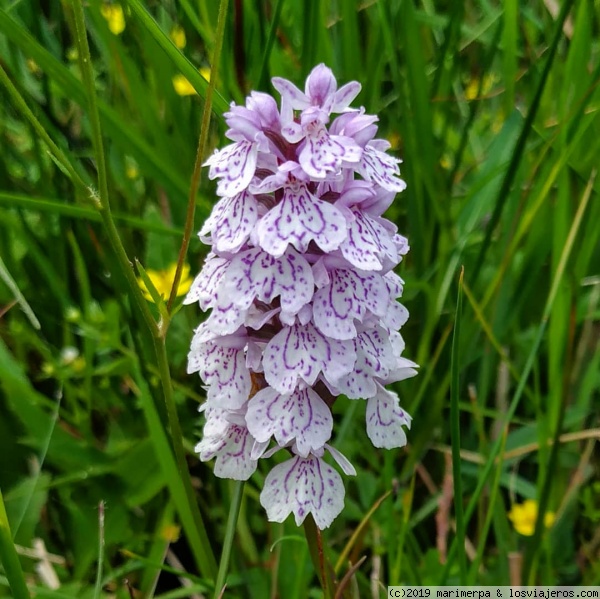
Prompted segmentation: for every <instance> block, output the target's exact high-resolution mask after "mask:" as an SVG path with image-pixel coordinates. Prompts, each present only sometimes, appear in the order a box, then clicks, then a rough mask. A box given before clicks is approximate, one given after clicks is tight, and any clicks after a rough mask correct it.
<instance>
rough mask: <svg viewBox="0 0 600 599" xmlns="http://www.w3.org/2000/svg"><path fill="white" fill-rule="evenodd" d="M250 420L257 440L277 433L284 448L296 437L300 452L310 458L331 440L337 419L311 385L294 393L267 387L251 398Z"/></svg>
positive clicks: (250, 426)
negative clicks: (334, 419) (288, 393)
mask: <svg viewBox="0 0 600 599" xmlns="http://www.w3.org/2000/svg"><path fill="white" fill-rule="evenodd" d="M246 423H247V425H248V430H249V431H250V433H251V434H252V435H253V436H254V438H255V439H256V440H257V441H268V440H269V439H270V438H271V437H272V436H274V437H275V440H276V441H277V443H278V444H279V445H280V446H281V447H284V446H285V445H287V444H288V443H290V442H291V441H293V440H295V442H296V447H297V450H298V453H299V454H300V455H301V456H303V457H306V456H307V455H308V454H309V453H310V452H311V451H313V450H316V449H320V448H322V447H323V446H324V445H325V443H326V442H327V441H328V440H329V438H330V437H331V430H332V427H333V418H332V416H331V411H330V409H329V408H328V407H327V404H326V403H325V402H324V401H323V400H322V399H321V398H320V397H319V396H318V395H317V393H316V392H315V391H313V390H312V389H310V388H309V387H306V388H304V389H296V390H295V391H294V392H293V393H291V394H290V395H282V394H280V393H279V392H278V391H276V390H275V389H272V388H271V387H266V388H265V389H262V390H261V391H259V392H258V393H257V394H256V395H254V396H253V397H252V398H251V399H250V402H249V403H248V412H247V414H246Z"/></svg>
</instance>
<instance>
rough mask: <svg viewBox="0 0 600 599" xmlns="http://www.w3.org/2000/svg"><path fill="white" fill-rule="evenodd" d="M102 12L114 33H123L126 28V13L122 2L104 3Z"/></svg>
mask: <svg viewBox="0 0 600 599" xmlns="http://www.w3.org/2000/svg"><path fill="white" fill-rule="evenodd" d="M100 12H101V13H102V16H103V17H104V18H105V19H106V22H107V23H108V28H109V29H110V32H111V33H112V34H113V35H119V34H120V33H123V30H124V29H125V15H124V14H123V8H122V7H121V5H120V4H103V5H102V7H101V8H100Z"/></svg>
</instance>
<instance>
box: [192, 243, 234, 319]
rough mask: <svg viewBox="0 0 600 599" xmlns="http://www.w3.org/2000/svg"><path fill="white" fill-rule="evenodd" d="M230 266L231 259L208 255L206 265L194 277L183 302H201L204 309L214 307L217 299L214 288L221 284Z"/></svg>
mask: <svg viewBox="0 0 600 599" xmlns="http://www.w3.org/2000/svg"><path fill="white" fill-rule="evenodd" d="M228 266H229V260H227V259H225V258H219V257H218V256H215V255H214V254H212V255H210V256H208V257H207V258H206V261H205V262H204V267H203V268H202V270H201V271H200V274H199V275H198V276H197V277H196V278H195V279H194V282H193V283H192V286H191V287H190V290H189V291H188V294H187V295H186V296H185V299H184V300H183V303H184V304H192V303H194V302H199V304H200V307H201V308H202V310H208V308H210V307H212V306H213V305H214V302H215V300H216V296H215V293H214V290H215V289H216V288H217V287H218V286H219V283H220V282H221V279H222V278H223V275H224V274H225V271H226V270H227V267H228Z"/></svg>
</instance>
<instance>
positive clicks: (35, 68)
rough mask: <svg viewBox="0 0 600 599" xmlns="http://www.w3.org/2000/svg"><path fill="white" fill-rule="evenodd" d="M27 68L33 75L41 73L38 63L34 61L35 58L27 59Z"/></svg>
mask: <svg viewBox="0 0 600 599" xmlns="http://www.w3.org/2000/svg"><path fill="white" fill-rule="evenodd" d="M27 68H28V69H29V71H30V72H31V73H33V74H34V75H40V74H41V73H42V69H40V67H39V65H38V63H37V62H35V60H33V58H28V59H27Z"/></svg>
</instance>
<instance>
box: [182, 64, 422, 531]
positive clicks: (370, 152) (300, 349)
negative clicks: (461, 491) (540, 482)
mask: <svg viewBox="0 0 600 599" xmlns="http://www.w3.org/2000/svg"><path fill="white" fill-rule="evenodd" d="M273 85H274V87H275V88H276V89H277V91H278V92H279V93H280V94H281V111H279V110H278V108H277V104H276V102H275V100H274V99H273V98H271V96H268V95H266V94H262V93H256V92H253V93H252V94H251V95H250V96H249V97H248V98H247V100H246V105H245V106H236V105H234V104H232V106H231V109H230V111H229V112H228V113H226V115H225V117H226V121H227V124H228V125H229V127H230V128H229V130H228V131H227V137H229V139H231V140H232V142H233V143H232V144H230V145H228V146H226V147H225V148H223V149H222V150H219V151H216V152H215V153H214V154H213V155H212V156H211V157H210V158H209V159H208V160H207V162H206V165H208V166H210V171H209V177H210V178H211V179H215V178H216V179H218V183H217V194H218V195H219V196H220V199H219V201H218V202H217V204H216V205H215V207H214V209H213V211H212V214H211V215H210V217H209V218H208V220H207V221H206V223H205V225H204V226H203V227H202V229H201V231H200V233H199V235H200V239H201V240H202V241H204V242H205V243H208V244H210V245H211V247H212V251H211V253H210V254H209V255H208V257H207V258H206V261H205V263H204V268H203V269H202V271H201V272H200V274H199V275H198V276H197V277H196V279H195V281H194V284H193V285H192V288H191V290H190V292H189V294H188V295H187V297H186V299H185V302H186V303H188V304H189V303H193V302H198V303H199V305H200V307H201V308H202V310H208V309H211V314H210V316H209V317H208V318H207V319H206V321H205V322H203V323H202V324H201V325H200V326H199V327H198V328H197V329H196V332H195V335H194V338H193V340H192V346H191V350H190V353H189V361H188V372H189V373H192V372H198V373H199V375H200V377H201V378H202V380H203V382H204V384H205V385H206V387H205V389H206V395H207V401H206V403H205V404H204V405H203V406H202V410H203V411H204V414H205V417H206V424H205V425H204V435H203V439H202V441H201V442H200V443H199V444H198V446H197V447H196V451H197V452H198V453H199V454H200V459H201V460H210V459H212V458H216V461H215V470H214V471H215V474H216V475H217V476H220V477H225V478H233V479H237V480H246V479H248V478H249V477H250V476H251V475H252V473H253V472H254V471H255V470H256V468H257V463H258V460H260V459H265V458H268V457H270V456H271V455H273V453H275V452H276V451H277V450H279V449H283V448H285V450H286V451H287V452H288V457H289V459H287V460H286V461H283V462H282V463H280V464H278V465H277V466H275V467H274V468H273V469H272V470H271V471H270V472H269V474H268V475H267V477H266V480H265V484H264V488H263V490H262V493H261V496H260V498H261V503H262V505H263V506H264V508H265V509H266V511H267V515H268V517H269V519H270V520H272V521H276V522H282V521H283V520H285V519H286V518H287V517H288V516H289V515H290V513H293V514H294V516H295V520H296V523H297V524H298V525H300V524H301V523H302V521H303V520H304V519H305V517H306V516H307V514H309V513H311V514H312V516H313V517H314V519H315V522H316V524H317V525H318V526H319V527H320V528H326V527H328V526H329V525H330V524H331V522H332V521H333V520H334V518H335V517H336V516H337V515H338V514H339V513H340V511H341V510H342V507H343V502H344V486H343V483H342V478H341V476H340V475H339V473H338V472H337V470H336V469H335V468H334V467H332V466H331V465H330V464H328V463H327V462H326V461H325V460H324V459H323V458H324V454H325V452H328V453H329V454H330V456H331V457H332V458H333V460H334V461H335V462H336V463H337V465H338V466H339V467H340V468H341V470H342V471H343V472H344V473H345V474H347V475H354V474H356V472H355V470H354V467H353V466H352V464H350V462H349V461H348V460H347V459H346V458H345V457H344V456H343V455H342V454H341V453H340V452H339V451H337V450H336V449H335V448H334V447H332V445H330V441H331V437H332V433H333V418H332V415H331V406H332V405H333V402H334V401H335V400H336V398H337V397H338V396H340V395H345V396H346V397H348V398H349V399H351V400H358V399H363V400H366V430H367V435H368V436H369V438H370V439H371V441H372V442H373V444H374V445H375V446H376V447H383V448H393V447H400V446H402V445H405V444H406V434H405V432H404V427H407V428H409V427H410V422H411V418H410V416H409V415H408V414H407V413H406V412H405V411H404V410H402V408H401V407H400V402H399V398H398V396H397V395H396V393H394V392H392V391H389V390H387V389H386V388H385V385H386V384H389V383H393V382H397V381H401V380H403V379H405V378H408V377H411V376H414V375H415V374H416V370H415V369H416V368H417V365H416V364H415V363H414V362H411V361H410V360H408V359H407V358H404V357H403V356H402V353H403V350H404V341H403V339H402V337H401V335H400V333H399V332H398V329H400V327H402V325H403V324H404V323H405V322H406V320H407V318H408V312H407V310H406V309H405V308H404V306H402V305H401V304H400V303H398V301H397V300H398V298H399V297H401V295H402V290H403V281H402V279H400V277H399V276H398V275H396V274H395V273H394V272H393V270H392V269H393V268H394V267H395V266H397V264H398V263H399V262H400V261H401V259H402V256H403V255H404V254H406V252H407V251H408V243H407V240H406V238H404V237H403V236H402V235H400V234H398V232H397V229H396V226H395V225H394V224H393V223H391V222H390V221H389V220H387V219H385V218H383V217H382V214H383V213H384V212H385V210H386V209H387V208H388V207H389V205H390V204H391V202H392V201H393V199H394V196H395V195H396V193H398V192H400V191H402V190H403V189H404V188H405V183H404V181H403V180H402V179H400V177H399V168H398V163H399V162H400V161H399V160H397V159H395V158H393V157H391V156H390V155H388V154H386V150H387V149H388V148H389V144H388V143H387V142H386V141H385V140H381V139H375V135H376V132H377V126H376V125H375V124H374V123H375V122H376V121H377V117H375V116H371V115H367V114H365V111H364V109H363V108H361V109H359V110H357V109H351V108H349V105H350V103H351V102H352V100H353V99H354V98H355V97H356V96H357V94H358V93H359V91H360V84H359V83H357V82H352V83H348V84H346V85H344V86H342V87H341V88H339V89H338V87H337V82H336V80H335V77H334V76H333V73H332V72H331V70H330V69H329V68H327V67H326V66H325V65H319V66H317V67H315V69H313V71H312V72H311V74H310V75H309V77H308V79H307V81H306V87H305V91H304V92H302V91H300V90H299V89H298V88H297V87H296V86H295V85H293V84H292V83H290V82H289V81H286V80H285V79H281V78H278V77H276V78H274V79H273ZM333 115H338V116H335V117H333ZM332 119H333V120H332ZM330 121H331V122H330Z"/></svg>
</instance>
